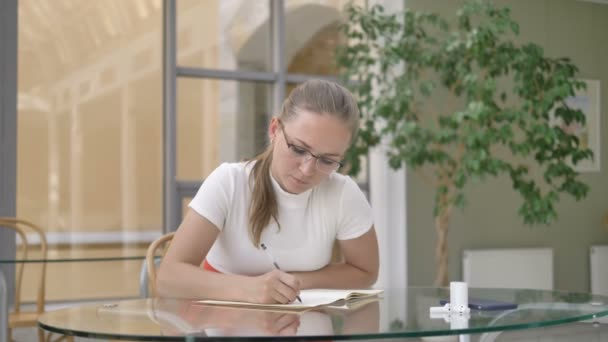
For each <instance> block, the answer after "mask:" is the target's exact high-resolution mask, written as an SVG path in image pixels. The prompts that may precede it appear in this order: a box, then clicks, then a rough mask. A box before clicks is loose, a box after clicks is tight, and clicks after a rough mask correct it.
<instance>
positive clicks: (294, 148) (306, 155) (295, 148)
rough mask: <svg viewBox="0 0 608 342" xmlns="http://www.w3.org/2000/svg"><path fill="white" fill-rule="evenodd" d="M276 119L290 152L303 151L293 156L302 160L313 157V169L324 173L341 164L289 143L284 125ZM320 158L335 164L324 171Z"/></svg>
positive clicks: (334, 169) (337, 167) (336, 168)
mask: <svg viewBox="0 0 608 342" xmlns="http://www.w3.org/2000/svg"><path fill="white" fill-rule="evenodd" d="M277 121H278V123H279V127H280V128H281V132H283V137H284V138H285V144H287V149H289V150H290V151H291V152H293V153H295V154H300V153H303V154H302V155H298V156H294V157H295V158H299V159H302V161H303V162H307V161H309V160H310V159H311V158H314V159H315V169H317V170H318V171H319V172H322V173H325V174H330V173H332V172H335V171H337V170H338V169H339V168H341V167H342V166H343V165H342V162H341V161H337V160H333V159H330V158H327V157H323V156H317V155H316V154H314V153H312V152H310V150H309V149H307V148H306V147H302V146H299V145H296V144H293V143H291V142H290V140H291V139H290V138H289V136H288V135H287V132H285V125H283V121H281V119H277ZM300 151H301V152H300ZM321 160H323V161H329V162H332V163H335V164H336V165H337V166H336V167H335V168H333V169H332V170H331V171H324V170H322V169H321V168H320V167H319V161H321Z"/></svg>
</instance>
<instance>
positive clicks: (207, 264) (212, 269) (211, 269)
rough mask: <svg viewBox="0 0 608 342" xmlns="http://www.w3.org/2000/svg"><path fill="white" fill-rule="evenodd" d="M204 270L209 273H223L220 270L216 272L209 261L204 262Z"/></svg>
mask: <svg viewBox="0 0 608 342" xmlns="http://www.w3.org/2000/svg"><path fill="white" fill-rule="evenodd" d="M203 269H204V270H207V271H211V272H215V273H222V272H220V271H218V270H216V269H215V268H213V266H211V265H210V264H209V263H208V262H207V259H205V260H203Z"/></svg>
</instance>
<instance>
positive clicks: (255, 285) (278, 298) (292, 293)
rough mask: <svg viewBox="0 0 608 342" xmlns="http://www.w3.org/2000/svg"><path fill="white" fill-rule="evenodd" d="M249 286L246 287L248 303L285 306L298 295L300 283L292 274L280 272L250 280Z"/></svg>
mask: <svg viewBox="0 0 608 342" xmlns="http://www.w3.org/2000/svg"><path fill="white" fill-rule="evenodd" d="M251 280H252V283H251V286H247V288H246V291H248V292H247V293H248V295H247V297H248V298H249V300H248V301H250V302H252V303H260V304H277V303H279V304H287V303H291V302H293V301H294V300H295V299H296V296H298V295H299V294H300V281H299V280H298V278H297V277H296V276H294V275H293V274H289V273H285V272H283V271H281V270H272V271H270V272H268V273H265V274H262V275H260V276H257V277H252V278H251Z"/></svg>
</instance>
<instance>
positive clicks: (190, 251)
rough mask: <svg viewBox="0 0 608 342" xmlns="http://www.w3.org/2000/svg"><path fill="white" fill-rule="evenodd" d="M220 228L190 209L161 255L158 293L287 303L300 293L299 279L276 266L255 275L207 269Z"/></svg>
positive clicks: (170, 295) (174, 296)
mask: <svg viewBox="0 0 608 342" xmlns="http://www.w3.org/2000/svg"><path fill="white" fill-rule="evenodd" d="M219 233H220V230H219V229H218V228H217V227H216V226H215V225H214V224H213V223H211V221H209V220H207V219H206V218H205V217H203V216H201V215H199V214H198V213H197V212H196V211H194V210H192V209H189V210H188V212H187V213H186V216H185V217H184V220H183V221H182V223H181V225H180V226H179V228H178V230H177V232H176V233H175V236H174V237H173V240H172V241H171V245H170V247H169V249H168V250H167V253H166V254H165V256H164V257H163V259H162V262H161V265H160V268H159V271H158V274H157V278H156V291H157V294H158V295H159V296H161V297H172V298H197V299H215V300H231V301H246V302H253V303H287V302H291V301H293V300H294V299H295V296H296V295H297V294H298V293H299V283H298V280H297V279H296V278H295V277H294V276H293V275H291V274H288V273H285V272H281V271H278V270H275V271H271V272H269V273H266V274H263V275H260V276H257V277H248V276H241V275H232V274H222V273H216V272H210V271H206V270H204V269H203V268H202V267H201V263H202V262H203V259H204V258H205V257H206V256H207V253H208V252H209V250H210V249H211V246H212V245H213V243H214V242H215V240H216V239H217V237H218V235H219Z"/></svg>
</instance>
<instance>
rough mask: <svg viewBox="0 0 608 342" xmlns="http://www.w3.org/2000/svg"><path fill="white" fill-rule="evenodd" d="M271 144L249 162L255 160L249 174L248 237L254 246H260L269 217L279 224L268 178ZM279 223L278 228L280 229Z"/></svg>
mask: <svg viewBox="0 0 608 342" xmlns="http://www.w3.org/2000/svg"><path fill="white" fill-rule="evenodd" d="M272 146H273V145H272V144H271V145H270V146H269V147H268V148H267V149H266V151H264V152H262V153H260V154H259V155H258V156H257V157H255V159H253V160H252V161H251V162H255V164H254V165H253V168H252V170H251V175H250V176H249V183H250V186H251V187H253V190H252V191H251V204H250V205H249V237H250V238H251V241H252V242H253V245H254V246H256V247H259V246H260V239H261V236H262V231H263V230H264V228H266V226H268V224H269V223H270V220H271V219H274V221H275V222H276V223H277V224H279V220H278V216H279V208H278V205H277V198H276V196H275V194H274V189H273V187H272V181H271V179H270V165H271V164H272V151H273V148H272ZM280 227H281V226H280V225H279V229H280Z"/></svg>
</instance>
